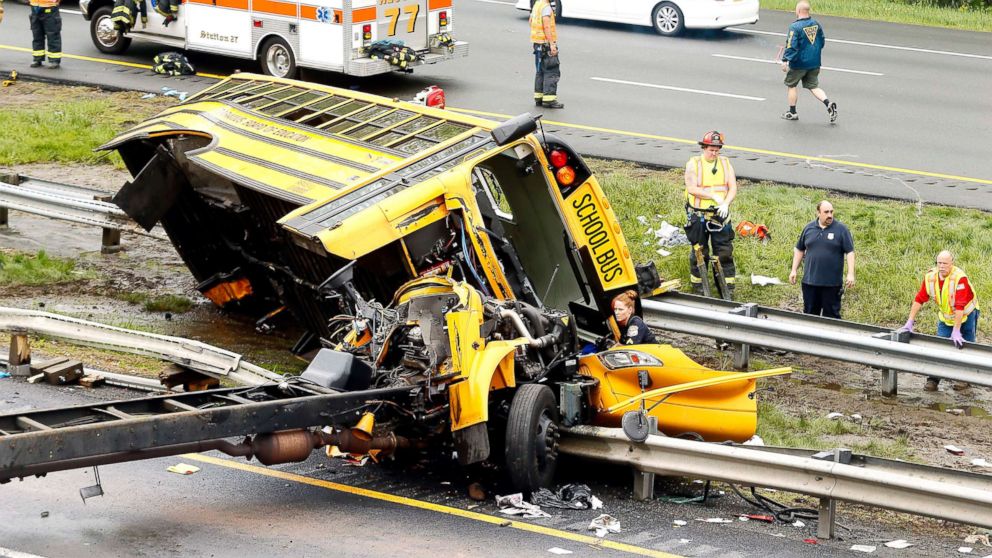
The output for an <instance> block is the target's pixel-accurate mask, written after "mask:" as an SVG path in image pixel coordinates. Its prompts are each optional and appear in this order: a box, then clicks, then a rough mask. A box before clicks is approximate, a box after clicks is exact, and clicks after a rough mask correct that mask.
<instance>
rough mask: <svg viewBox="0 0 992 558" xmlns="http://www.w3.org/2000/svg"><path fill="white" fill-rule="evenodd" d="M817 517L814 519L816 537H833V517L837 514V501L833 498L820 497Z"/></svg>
mask: <svg viewBox="0 0 992 558" xmlns="http://www.w3.org/2000/svg"><path fill="white" fill-rule="evenodd" d="M819 512H820V513H819V518H818V519H817V520H816V538H818V539H832V538H834V525H836V524H835V523H834V519H835V516H836V515H837V501H836V500H834V499H833V498H820V509H819Z"/></svg>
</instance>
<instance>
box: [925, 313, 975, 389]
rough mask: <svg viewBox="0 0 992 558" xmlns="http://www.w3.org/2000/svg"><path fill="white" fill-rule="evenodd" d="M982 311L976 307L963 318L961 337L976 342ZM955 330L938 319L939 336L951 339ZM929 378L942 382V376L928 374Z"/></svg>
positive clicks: (935, 381)
mask: <svg viewBox="0 0 992 558" xmlns="http://www.w3.org/2000/svg"><path fill="white" fill-rule="evenodd" d="M979 314H980V312H979V311H978V309H977V308H976V309H975V310H972V311H971V314H968V317H967V318H965V319H963V320H961V337H963V338H964V340H965V341H968V342H969V343H974V342H975V339H977V338H978V315H979ZM953 331H954V326H949V325H947V324H945V323H944V322H942V321H940V320H937V337H943V338H945V339H949V338H950V337H951V332H953ZM927 379H928V380H933V381H934V383H938V384H939V383H940V378H937V377H936V376H928V377H927Z"/></svg>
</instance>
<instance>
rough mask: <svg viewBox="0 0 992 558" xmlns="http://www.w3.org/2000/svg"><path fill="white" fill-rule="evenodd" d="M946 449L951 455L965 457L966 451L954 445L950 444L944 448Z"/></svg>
mask: <svg viewBox="0 0 992 558" xmlns="http://www.w3.org/2000/svg"><path fill="white" fill-rule="evenodd" d="M944 449H945V450H947V453H951V454H954V455H964V450H963V449H961V448H959V447H957V446H954V445H950V444H948V445H946V446H944Z"/></svg>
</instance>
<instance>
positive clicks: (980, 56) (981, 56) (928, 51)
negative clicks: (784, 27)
mask: <svg viewBox="0 0 992 558" xmlns="http://www.w3.org/2000/svg"><path fill="white" fill-rule="evenodd" d="M727 30H728V31H740V32H741V33H754V34H756V35H775V36H776V37H784V36H785V33H776V32H775V31H759V30H757V29H742V28H740V27H728V28H727ZM827 42H828V43H840V44H844V45H856V46H869V47H875V48H888V49H892V50H908V51H911V52H923V53H926V54H943V55H945V56H961V57H963V58H978V59H980V60H992V56H986V55H984V54H970V53H967V52H951V51H948V50H931V49H928V48H917V47H905V46H896V45H884V44H880V43H863V42H861V41H846V40H844V39H827Z"/></svg>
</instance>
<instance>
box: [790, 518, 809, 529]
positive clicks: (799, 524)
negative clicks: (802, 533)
mask: <svg viewBox="0 0 992 558" xmlns="http://www.w3.org/2000/svg"><path fill="white" fill-rule="evenodd" d="M792 526H793V527H795V528H796V529H802V528H803V527H805V526H806V524H805V523H803V522H802V521H799V520H798V519H797V520H796V521H795V522H793V523H792Z"/></svg>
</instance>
